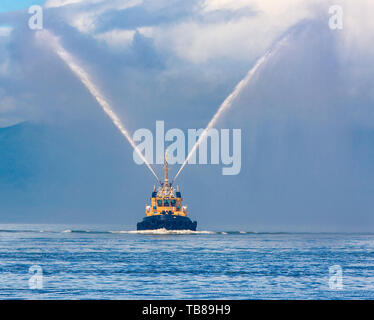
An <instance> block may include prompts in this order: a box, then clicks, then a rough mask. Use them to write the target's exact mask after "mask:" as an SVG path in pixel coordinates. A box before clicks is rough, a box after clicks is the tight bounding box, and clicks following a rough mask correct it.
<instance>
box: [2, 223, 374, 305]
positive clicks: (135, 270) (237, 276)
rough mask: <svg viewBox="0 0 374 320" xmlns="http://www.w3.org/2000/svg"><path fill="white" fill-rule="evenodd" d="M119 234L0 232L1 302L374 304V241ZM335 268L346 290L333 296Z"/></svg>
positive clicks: (67, 229) (47, 228)
mask: <svg viewBox="0 0 374 320" xmlns="http://www.w3.org/2000/svg"><path fill="white" fill-rule="evenodd" d="M127 229H128V230H129V228H127ZM121 230H126V229H125V228H120V227H118V226H117V227H111V226H95V227H93V226H61V225H0V298H1V299H14V298H19V299H373V298H374V234H318V233H313V234H296V233H278V234H277V233H252V232H245V231H241V232H240V231H237V232H209V233H208V232H207V233H197V234H137V233H134V232H121ZM113 231H114V232H113ZM32 265H38V266H40V267H41V268H42V271H43V289H31V288H30V286H29V279H30V277H31V276H32V274H31V273H29V268H30V267H31V266H32ZM333 265H339V266H340V267H341V268H342V283H343V288H342V289H341V290H332V289H330V286H329V279H330V278H329V277H330V274H329V267H331V266H333ZM334 275H335V274H334ZM331 281H332V280H330V282H331ZM332 283H333V285H334V283H335V284H336V281H335V282H334V281H332Z"/></svg>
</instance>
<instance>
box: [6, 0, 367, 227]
mask: <svg viewBox="0 0 374 320" xmlns="http://www.w3.org/2000/svg"><path fill="white" fill-rule="evenodd" d="M32 4H40V5H43V24H44V25H43V27H44V29H46V30H49V31H51V32H53V33H54V34H55V35H56V36H58V37H59V39H60V41H61V43H62V45H63V46H64V47H65V48H66V49H67V50H68V51H69V52H70V53H71V54H72V55H74V57H76V59H77V60H78V61H79V63H80V64H81V65H82V66H83V67H84V68H85V69H86V70H87V71H88V72H89V73H90V75H92V77H93V79H94V81H95V83H97V85H98V86H99V87H100V89H101V90H102V92H103V94H104V95H105V96H106V97H107V98H108V99H109V100H110V102H111V103H112V105H113V106H114V110H115V112H116V113H117V114H118V115H119V117H120V118H121V120H122V121H123V123H124V124H125V126H126V128H128V129H129V131H130V132H131V133H133V132H134V131H135V130H137V129H139V128H148V129H150V130H151V131H152V132H154V131H155V121H156V120H164V121H165V126H166V129H170V128H180V129H182V130H187V129H188V128H203V127H205V126H206V125H207V123H208V122H209V120H210V119H211V117H212V116H213V115H214V113H215V112H216V110H217V109H218V107H219V105H220V104H221V103H222V102H223V101H224V99H225V98H226V97H227V96H228V95H229V94H230V93H231V92H232V90H233V89H234V87H235V85H236V84H237V83H238V82H239V81H240V80H241V79H242V78H243V77H244V76H245V75H246V73H247V72H248V70H249V69H250V68H251V67H253V65H254V64H255V63H256V61H257V59H258V58H259V57H261V56H262V55H263V54H265V52H267V50H269V49H271V48H272V47H273V46H274V45H275V44H276V43H277V41H278V40H279V39H281V38H283V37H285V36H287V43H286V45H284V46H283V47H282V48H281V50H279V51H278V52H277V53H276V54H275V55H273V56H272V57H271V59H269V61H268V62H267V63H266V65H264V66H263V67H261V68H260V70H259V71H258V72H257V73H256V75H255V77H254V79H253V81H251V83H250V84H249V85H248V86H247V87H245V88H244V90H243V92H242V93H241V95H240V96H239V97H238V99H236V100H235V101H234V103H233V105H232V108H231V109H230V110H229V111H228V112H227V113H225V114H224V115H223V117H222V119H220V121H218V123H217V125H216V127H217V128H218V129H221V128H230V129H233V128H240V129H241V130H242V170H241V172H240V174H239V175H237V176H222V175H221V166H218V165H190V166H186V168H185V169H184V170H183V172H182V173H181V175H180V177H179V178H178V181H177V182H178V183H179V184H180V187H181V190H182V194H183V196H184V202H185V203H186V204H188V206H189V212H190V213H189V215H190V216H191V218H193V219H195V220H197V221H198V228H203V229H213V228H216V229H230V228H231V229H237V228H244V229H246V230H252V231H365V232H367V231H372V230H373V227H374V212H373V209H372V208H373V207H374V206H373V204H374V203H373V202H374V200H373V199H374V186H373V183H372V181H373V178H374V161H373V157H374V153H373V147H374V112H373V101H374V93H373V90H372V88H373V84H374V83H373V82H374V77H373V75H374V59H373V57H374V52H373V51H374V46H373V45H372V39H373V38H374V20H373V19H372V18H371V14H370V13H371V12H373V9H374V3H372V1H370V0H358V1H349V0H344V1H343V0H342V1H331V2H330V1H322V0H313V1H306V0H305V1H303V0H285V1H281V2H274V1H270V0H253V1H247V0H210V1H206V0H199V1H180V0H168V1H166V0H152V1H147V0H129V1H123V0H122V1H119V0H112V1H104V0H47V1H36V0H34V1H1V4H0V148H1V149H2V157H1V159H0V193H1V194H2V195H3V196H2V197H1V198H2V200H1V201H0V222H4V223H5V222H35V223H110V224H119V225H129V226H135V223H136V222H137V221H140V220H141V219H142V218H143V216H144V206H145V204H146V203H147V202H148V201H149V196H150V192H151V191H152V187H153V184H154V182H155V181H154V178H153V177H152V175H151V174H150V172H149V171H148V170H147V168H146V167H145V166H138V165H136V164H135V163H134V161H133V159H132V149H131V147H130V146H129V144H128V142H127V141H126V140H125V139H124V137H123V136H121V135H120V133H119V131H118V130H117V129H116V128H115V127H114V126H113V124H112V123H111V121H110V120H109V119H108V117H107V116H106V115H105V114H104V113H103V112H102V110H101V109H100V107H99V106H98V104H97V102H96V101H95V100H94V99H93V98H92V96H90V94H89V92H88V91H87V89H86V88H85V87H84V86H83V85H82V83H81V82H80V81H79V80H78V79H77V78H76V77H75V75H74V74H73V73H72V72H71V71H70V70H69V68H68V67H67V66H66V65H65V64H64V63H63V62H62V61H61V60H60V59H59V58H58V57H57V56H56V54H54V53H53V51H52V50H51V49H50V47H49V46H48V43H43V42H42V41H40V40H39V41H38V37H37V33H38V31H36V30H30V29H29V27H28V19H29V18H30V14H28V7H29V6H30V5H32ZM331 5H340V6H341V8H342V9H343V29H341V30H339V29H338V30H332V29H330V28H329V19H330V14H329V8H330V6H331ZM155 170H156V171H157V172H158V173H159V174H161V166H155ZM176 171H177V167H176V166H175V168H172V174H173V173H175V172H176Z"/></svg>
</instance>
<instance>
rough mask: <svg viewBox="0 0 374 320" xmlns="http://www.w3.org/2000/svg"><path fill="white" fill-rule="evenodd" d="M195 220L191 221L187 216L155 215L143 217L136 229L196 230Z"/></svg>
mask: <svg viewBox="0 0 374 320" xmlns="http://www.w3.org/2000/svg"><path fill="white" fill-rule="evenodd" d="M196 227H197V222H196V221H193V222H192V221H191V219H190V218H188V217H182V216H173V215H170V214H162V215H157V216H150V217H145V218H144V219H143V221H141V222H138V224H137V230H157V229H163V228H164V229H166V230H192V231H196Z"/></svg>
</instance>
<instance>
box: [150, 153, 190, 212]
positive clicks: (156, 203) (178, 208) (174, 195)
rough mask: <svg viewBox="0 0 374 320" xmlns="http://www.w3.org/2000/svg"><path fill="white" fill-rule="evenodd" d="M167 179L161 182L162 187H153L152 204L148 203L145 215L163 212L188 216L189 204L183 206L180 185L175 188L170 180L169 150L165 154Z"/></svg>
mask: <svg viewBox="0 0 374 320" xmlns="http://www.w3.org/2000/svg"><path fill="white" fill-rule="evenodd" d="M164 170H165V179H164V182H163V183H161V187H160V188H159V189H158V190H157V191H156V187H153V192H152V197H151V205H146V207H145V215H146V216H147V217H149V216H155V215H162V214H171V215H174V216H184V217H185V216H187V206H182V197H181V193H180V191H179V187H177V189H176V190H175V189H174V187H172V186H171V184H170V183H169V180H168V173H169V165H168V159H167V152H166V154H165V165H164Z"/></svg>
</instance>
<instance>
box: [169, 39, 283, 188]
mask: <svg viewBox="0 0 374 320" xmlns="http://www.w3.org/2000/svg"><path fill="white" fill-rule="evenodd" d="M287 39H288V36H285V37H283V38H282V39H281V40H279V41H278V42H277V43H276V44H275V46H274V47H273V48H272V49H270V50H269V51H267V52H266V53H265V54H264V55H263V56H262V57H261V58H259V59H258V60H257V61H256V63H255V65H254V66H253V67H252V68H251V69H250V70H249V71H248V73H247V75H246V76H245V77H244V78H243V79H242V80H241V81H240V82H239V83H238V84H237V85H236V87H235V89H234V91H232V92H231V93H230V95H229V96H228V97H227V98H226V99H225V100H224V101H223V102H222V104H221V105H220V107H219V108H218V110H217V112H216V113H215V115H214V116H213V118H212V119H211V120H210V122H209V123H208V125H207V126H206V128H205V129H204V131H203V132H202V134H201V135H200V136H199V139H198V140H197V141H196V142H195V144H194V145H193V147H192V148H191V150H190V152H189V153H188V155H187V158H186V159H185V160H184V162H183V164H182V166H181V167H180V169H179V170H178V172H177V174H176V175H175V177H174V179H173V180H172V181H173V182H174V181H175V179H177V177H178V176H179V174H180V173H181V171H182V170H183V168H184V167H185V166H186V164H187V162H188V161H189V160H190V158H191V157H192V155H193V154H194V152H196V150H197V148H198V147H199V145H200V144H201V143H202V142H203V140H204V139H205V138H206V136H207V133H208V131H209V130H210V129H212V128H213V126H214V125H215V123H216V122H217V120H218V119H219V118H220V117H221V116H222V114H223V113H224V112H225V111H227V110H228V109H230V107H231V106H232V104H233V102H234V100H235V99H236V98H237V97H238V96H239V94H240V93H241V92H242V90H243V89H244V88H245V87H246V86H247V85H248V83H249V82H250V80H251V79H252V77H253V76H254V74H255V73H256V71H257V70H258V69H259V68H260V67H261V66H262V65H263V64H265V63H266V61H268V60H269V58H270V57H271V56H273V55H274V54H275V53H276V52H278V50H279V48H280V47H281V46H283V45H284V43H285V42H286V41H287Z"/></svg>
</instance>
